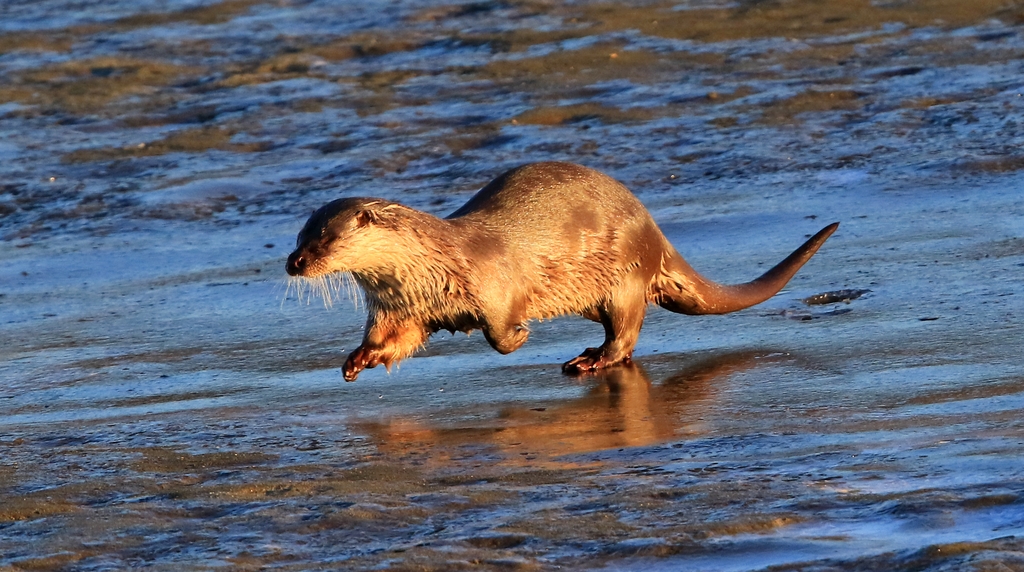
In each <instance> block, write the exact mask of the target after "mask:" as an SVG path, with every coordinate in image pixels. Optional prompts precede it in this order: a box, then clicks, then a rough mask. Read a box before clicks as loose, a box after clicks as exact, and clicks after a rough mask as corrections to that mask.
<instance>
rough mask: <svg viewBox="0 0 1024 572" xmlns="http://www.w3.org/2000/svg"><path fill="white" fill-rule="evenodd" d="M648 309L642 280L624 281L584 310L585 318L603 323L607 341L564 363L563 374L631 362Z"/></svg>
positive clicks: (595, 369) (579, 372) (590, 370)
mask: <svg viewBox="0 0 1024 572" xmlns="http://www.w3.org/2000/svg"><path fill="white" fill-rule="evenodd" d="M646 311H647V300H646V297H645V292H644V288H643V286H642V284H641V283H640V281H639V280H626V281H624V283H623V284H622V285H620V286H619V288H617V289H616V291H614V292H613V293H612V295H611V296H609V298H608V300H607V301H605V302H604V303H603V304H600V305H598V306H596V307H595V308H591V309H588V310H587V311H585V312H583V317H585V318H589V319H591V320H594V321H596V322H601V325H603V326H604V343H603V344H601V346H600V347H597V348H587V349H586V350H584V351H583V353H581V354H580V355H579V357H577V358H574V359H571V360H569V361H567V362H565V363H564V364H563V365H562V373H565V374H568V375H579V374H582V373H587V372H592V371H597V370H599V369H601V368H605V367H608V366H610V365H615V364H618V363H629V362H630V361H631V360H632V357H633V348H634V347H635V346H636V340H637V338H638V337H640V328H641V327H642V326H643V323H644V313H645V312H646Z"/></svg>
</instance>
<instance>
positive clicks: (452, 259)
mask: <svg viewBox="0 0 1024 572" xmlns="http://www.w3.org/2000/svg"><path fill="white" fill-rule="evenodd" d="M837 226H838V223H835V224H832V225H829V226H828V227H826V228H825V229H823V230H822V231H820V232H819V233H818V234H817V235H815V236H814V237H812V238H811V239H810V240H808V241H807V242H806V243H804V245H803V246H801V247H800V248H799V249H797V250H796V251H795V252H794V253H793V254H791V255H790V256H789V257H788V258H786V260H784V261H783V262H781V263H780V264H779V265H777V266H776V267H775V268H773V269H771V270H769V271H768V272H766V273H765V274H764V275H763V276H761V277H760V278H758V279H757V280H754V281H753V282H748V283H746V284H741V285H736V286H726V285H720V284H717V283H715V282H713V281H711V280H708V279H706V278H704V277H703V276H701V275H700V274H698V273H697V272H696V271H695V270H693V268H691V267H690V266H689V265H688V264H687V263H686V261H685V260H683V258H682V256H680V255H679V253H678V252H676V250H675V248H673V247H672V245H671V244H670V243H669V242H668V240H667V239H666V238H665V236H664V235H663V234H662V233H661V230H659V229H658V226H657V225H656V224H655V223H654V220H653V219H652V218H651V216H650V214H649V213H648V212H647V209H646V208H645V207H644V206H643V204H641V203H640V201H639V200H638V199H637V198H636V197H635V196H634V195H633V193H631V192H630V191H629V190H628V189H627V188H626V187H624V186H623V185H622V184H620V183H619V182H617V181H615V180H614V179H612V178H610V177H608V176H606V175H604V174H602V173H599V172H597V171H594V170H593V169H588V168H586V167H582V166H580V165H574V164H571V163H534V164H530V165H525V166H523V167H519V168H517V169H513V170H511V171H509V172H507V173H505V174H503V175H501V176H500V177H498V178H497V179H495V180H494V181H492V182H491V183H490V184H488V185H487V186H486V187H484V188H483V189H482V190H481V191H480V192H478V193H477V194H476V195H474V196H473V197H472V198H471V199H470V200H469V201H468V202H467V203H466V204H465V205H463V206H462V208H460V209H458V210H457V211H455V212H453V213H452V214H451V215H449V216H448V217H447V218H445V219H439V218H437V217H435V216H433V215H429V214H427V213H424V212H421V211H418V210H415V209H412V208H409V207H406V206H403V205H400V204H398V203H394V202H390V201H386V200H383V199H367V198H348V199H339V200H337V201H333V202H331V203H328V204H327V205H325V206H324V207H322V208H321V209H319V210H318V211H316V212H315V213H313V215H312V216H311V217H310V219H309V221H307V223H306V225H305V227H304V228H303V229H302V231H301V232H300V233H299V236H298V241H297V243H298V244H297V248H296V250H295V252H293V253H292V254H291V256H289V258H288V266H287V270H288V273H289V274H291V275H293V276H307V277H316V276H321V275H324V274H328V273H331V272H348V273H350V274H351V275H352V276H353V277H354V278H355V280H356V282H357V283H358V284H359V286H360V287H361V288H362V289H363V290H364V291H365V293H366V301H367V307H368V310H369V316H368V318H367V323H366V333H365V336H364V338H363V343H362V344H361V345H360V346H359V348H357V349H356V350H355V351H354V352H352V354H351V355H349V357H348V360H347V361H346V363H345V367H344V375H345V379H346V380H349V381H353V380H355V379H356V376H358V375H359V372H360V371H362V370H363V369H365V368H367V367H375V366H377V365H380V364H384V365H385V366H387V367H390V366H391V364H393V363H395V362H397V361H399V360H401V359H403V358H405V357H408V356H409V355H411V354H412V353H413V352H415V351H416V350H417V349H418V348H419V347H421V346H422V345H423V344H424V343H425V342H426V341H427V338H428V337H429V336H430V334H432V333H434V332H437V331H439V330H442V329H444V330H450V331H463V332H469V331H472V330H476V329H479V330H483V333H484V336H485V337H486V338H487V341H488V342H489V343H490V344H491V346H492V347H493V348H494V349H495V350H497V351H499V352H501V353H503V354H507V353H509V352H512V351H515V350H516V349H518V348H519V347H520V346H521V345H522V344H523V343H524V342H525V341H526V338H527V336H528V331H527V324H528V322H529V321H530V320H535V319H548V318H554V317H556V316H561V315H565V314H579V315H582V316H584V317H586V318H589V319H591V320H593V321H595V322H600V323H601V324H602V325H604V328H605V341H604V344H602V345H601V346H600V347H598V348H588V349H587V350H586V351H584V352H583V354H582V355H580V356H579V357H577V358H575V359H573V360H571V361H569V362H567V363H566V364H565V365H564V366H563V370H564V371H566V372H567V373H579V372H584V371H593V370H596V369H599V368H602V367H606V366H608V365H612V364H615V363H620V362H628V361H629V360H630V358H631V355H632V352H633V347H634V346H635V345H636V341H637V337H638V335H639V333H640V328H641V326H642V325H643V319H644V314H645V312H646V308H647V304H648V303H655V304H659V305H661V306H662V307H664V308H667V309H669V310H672V311H673V312H679V313H684V314H722V313H726V312H732V311H735V310H739V309H741V308H746V307H748V306H752V305H753V304H757V303H759V302H762V301H764V300H766V299H768V298H769V297H771V296H772V295H774V294H775V293H776V292H778V291H779V290H780V289H781V288H782V287H783V286H784V285H785V284H786V282H788V281H789V279H790V278H791V277H792V276H793V274H795V273H796V271H797V270H798V269H799V268H800V267H801V266H802V265H803V264H804V263H805V262H806V261H807V260H808V259H809V258H810V257H811V256H812V255H813V254H814V253H815V252H816V251H817V250H818V248H819V247H820V246H821V245H822V244H823V243H824V242H825V240H826V239H827V238H828V237H829V236H830V235H831V234H832V232H834V231H835V229H836V227H837Z"/></svg>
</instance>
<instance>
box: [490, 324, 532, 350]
mask: <svg viewBox="0 0 1024 572" xmlns="http://www.w3.org/2000/svg"><path fill="white" fill-rule="evenodd" d="M483 330H484V338H485V339H486V340H487V343H489V344H491V347H492V348H494V349H495V350H497V351H498V353H500V354H510V353H512V352H514V351H516V350H518V349H519V347H520V346H522V345H523V344H524V343H526V338H528V337H530V331H529V330H527V329H526V327H524V326H523V325H522V324H509V325H506V324H500V325H497V324H494V323H493V322H490V321H489V322H487V323H485V324H484V327H483Z"/></svg>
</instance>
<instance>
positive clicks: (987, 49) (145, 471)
mask: <svg viewBox="0 0 1024 572" xmlns="http://www.w3.org/2000/svg"><path fill="white" fill-rule="evenodd" d="M830 4H833V3H817V2H809V1H807V2H803V1H795V2H786V1H783V2H778V3H762V2H751V3H738V4H724V3H716V2H695V3H692V4H685V3H684V4H645V5H642V6H641V5H637V6H631V7H621V6H612V5H603V4H592V3H582V4H574V5H572V6H551V5H547V4H541V3H500V2H495V3H490V2H483V3H474V4H460V5H449V4H443V3H437V2H402V3H390V4H388V5H387V6H386V8H378V7H373V6H370V5H369V4H367V5H366V6H346V7H337V6H334V5H333V4H332V3H327V2H322V3H321V2H308V3H306V2H301V3H268V4H263V3H259V2H248V1H241V0H240V1H234V0H230V1H228V2H225V3H222V4H213V5H204V6H202V7H196V5H193V4H189V3H185V2H180V3H178V2H171V3H153V4H152V5H150V4H148V3H135V2H132V3H129V2H120V3H119V2H112V3H111V2H108V3H104V4H103V7H102V9H101V8H99V7H96V8H95V9H88V10H79V11H74V10H69V9H68V7H67V6H66V5H65V4H64V3H61V2H48V1H43V2H24V3H12V4H10V7H9V8H6V7H5V9H6V10H8V12H9V13H8V14H7V15H6V16H5V17H4V18H0V238H2V241H0V363H2V364H3V369H2V373H0V569H11V570H29V569H31V570H65V569H68V570H100V569H102V570H108V569H126V568H134V567H143V566H145V567H150V568H153V569H166V570H180V569H209V568H223V567H230V568H232V569H236V568H237V569H256V568H263V567H276V568H280V569H295V570H300V569H312V568H316V569H321V568H323V569H344V570H349V569H394V570H459V569H484V570H488V569H494V570H498V569H524V570H548V569H556V568H558V569H615V570H677V569H686V570H763V569H771V570H807V571H811V570H813V571H825V570H878V569H885V570H936V571H937V570H951V569H955V570H996V569H1018V568H1021V567H1024V557H1022V556H1021V553H1022V550H1024V540H1022V539H1024V536H1022V535H1024V505H1022V500H1021V499H1022V498H1024V497H1022V496H1021V495H1022V494H1024V464H1022V463H1021V461H1020V459H1021V457H1022V454H1024V422H1022V421H1021V416H1020V411H1021V407H1022V405H1024V403H1022V399H1024V368H1022V366H1021V363H1020V356H1021V355H1024V331H1022V330H1024V328H1022V326H1021V316H1022V315H1024V307H1022V303H1024V302H1022V301H1021V297H1022V296H1024V293H1022V292H1021V284H1022V280H1021V278H1022V276H1024V216H1022V215H1024V195H1022V193H1021V190H1020V189H1021V188H1022V187H1024V175H1022V172H1021V168H1022V167H1024V153H1022V152H1021V151H1020V149H1021V143H1022V140H1024V137H1022V131H1021V127H1020V126H1021V124H1022V119H1024V117H1022V112H1024V97H1022V96H1021V91H1020V90H1021V82H1020V78H1021V77H1024V76H1022V73H1021V72H1022V71H1024V65H1022V62H1024V35H1022V30H1021V28H1020V25H1021V23H1022V22H1024V11H1022V10H1021V9H1020V8H1017V7H1014V6H1012V5H1005V4H1003V3H999V2H973V3H970V5H969V6H968V5H966V4H964V3H961V2H940V1H934V2H908V3H902V2H900V3H873V4H869V3H867V2H863V3H859V2H858V3H847V4H843V5H842V6H830ZM1008 6H1009V7H1008ZM162 11H163V12H162ZM534 160H570V161H576V162H580V163H584V164H586V165H588V166H591V167H595V168H598V169H601V170H603V171H605V172H608V173H609V174H611V175H613V176H615V177H616V178H618V179H620V180H622V181H623V182H624V183H626V184H627V185H628V186H629V187H630V188H631V189H633V190H634V191H635V192H636V193H637V195H638V196H639V197H640V198H641V200H643V201H644V203H645V204H646V205H647V206H648V207H649V209H650V210H651V212H652V214H653V215H654V217H655V219H656V220H657V221H658V223H659V225H661V227H662V229H663V230H664V232H665V233H666V235H667V236H668V237H669V238H670V239H671V240H672V242H673V243H674V244H675V245H676V247H677V249H678V250H679V251H680V252H681V253H682V254H683V255H684V256H685V257H686V258H687V259H688V261H689V262H690V263H691V264H692V265H693V266H694V267H695V268H697V269H698V270H700V271H701V272H703V273H705V274H706V275H708V276H709V277H712V278H714V279H717V280H720V281H726V282H730V281H731V282H736V281H743V280H747V279H750V278H753V277H754V276H756V275H757V274H759V273H760V272H761V271H763V270H764V269H765V268H768V267H770V266H771V265H772V264H774V263H775V262H777V261H779V260H781V259H782V258H783V257H784V256H785V255H786V254H788V253H789V252H790V251H791V250H792V249H793V248H795V247H796V246H797V245H799V244H800V242H802V240H803V239H804V237H805V235H810V234H812V233H813V232H815V231H817V230H818V229H819V228H821V227H822V226H824V225H825V224H827V223H828V222H831V221H833V220H838V221H841V222H842V226H841V228H840V230H839V231H838V232H837V233H836V235H835V236H834V237H833V238H832V239H830V240H829V242H828V243H827V244H826V245H825V247H824V248H823V249H822V250H821V252H819V253H818V254H817V255H816V256H815V258H813V259H812V260H811V262H810V263H808V265H807V266H806V267H805V268H804V269H803V270H802V271H801V272H800V274H799V275H798V276H797V277H796V278H795V279H794V281H793V282H792V283H791V284H790V285H789V286H788V287H787V288H786V289H785V290H784V291H783V292H782V293H780V294H779V295H778V296H776V297H775V298H773V299H771V300H769V301H768V302H766V303H764V304H761V305H759V306H756V307H754V308H751V309H748V310H744V311H741V312H737V313H734V314H730V315H725V316H701V317H692V316H680V315H675V314H671V313H668V312H665V311H662V310H660V309H655V308H652V309H651V310H650V311H649V312H648V318H647V322H646V324H645V326H644V330H643V332H642V334H641V338H640V342H639V344H638V346H637V353H636V356H635V358H636V360H635V361H636V365H635V366H634V367H628V368H617V369H614V370H610V371H608V372H607V373H604V374H601V375H598V376H594V377H589V378H582V379H574V378H568V377H564V376H562V375H561V374H560V373H559V364H560V363H561V362H562V361H564V360H566V359H569V358H571V357H573V356H575V355H577V354H578V353H579V351H580V350H582V349H583V348H584V347H587V346H592V345H595V344H596V343H597V342H599V341H600V337H601V334H602V332H601V329H600V327H599V326H597V325H595V324H592V323H590V322H587V321H585V320H583V319H580V318H563V319H559V320H555V321H551V322H544V323H540V324H535V325H534V326H533V328H532V333H531V338H530V341H529V342H528V343H527V344H526V345H525V346H524V347H523V348H522V349H520V350H519V351H517V352H515V353H513V354H510V355H508V356H501V355H499V354H497V353H495V352H493V351H492V350H490V348H489V347H488V346H487V344H486V342H485V341H484V340H483V337H482V336H480V335H479V334H477V335H473V336H470V337H469V338H468V339H467V338H466V337H465V336H463V335H457V336H449V335H446V334H445V335H439V336H434V338H433V339H432V340H431V342H430V344H429V345H428V347H427V348H426V349H425V350H424V351H423V352H422V353H421V354H419V355H418V356H417V357H414V358H412V359H410V360H407V361H405V362H403V363H402V364H401V367H400V368H398V369H396V370H394V371H392V372H391V373H390V374H388V373H387V372H385V371H384V370H383V369H380V368H378V369H374V370H369V371H367V372H364V373H363V374H362V375H361V376H360V378H359V380H358V381H357V382H355V383H351V384H348V383H344V382H343V380H342V378H341V373H340V367H341V364H342V363H343V361H344V357H345V355H346V354H347V352H348V351H351V350H352V349H353V348H354V347H355V346H356V345H358V343H359V340H360V337H361V329H362V323H363V320H364V314H363V310H362V308H361V307H358V306H356V305H354V304H353V303H352V301H351V300H349V299H348V296H347V294H346V293H345V292H340V293H339V294H338V296H337V299H335V300H334V303H333V305H332V306H331V307H330V308H326V307H325V305H324V304H323V303H322V300H320V299H319V298H317V297H316V296H311V295H310V291H309V289H308V288H307V289H305V290H300V289H298V285H297V284H295V283H289V282H288V280H287V279H286V277H285V275H284V259H285V256H286V255H287V253H288V251H289V250H290V247H291V245H292V244H293V243H294V236H295V233H296V232H297V230H298V229H299V227H300V226H301V224H302V222H303V221H304V220H305V218H306V216H307V215H308V214H309V212H311V211H312V209H314V208H316V207H317V206H319V205H321V204H323V203H324V202H326V201H327V200H330V199H333V198H337V197H340V196H355V195H376V196H382V197H385V198H388V199H392V200H399V201H402V202H404V203H407V204H410V205H412V206H416V207H418V208H421V209H424V210H427V211H429V212H433V213H436V214H438V215H444V214H447V213H449V212H451V211H452V210H454V209H455V208H457V207H458V206H459V205H461V204H462V202H464V201H465V200H466V199H467V198H468V197H469V196H471V195H472V193H473V192H475V191H476V190H477V189H479V188H480V187H481V186H482V185H483V184H485V183H486V182H487V181H488V180H489V179H490V178H492V177H494V176H496V175H498V174H499V173H500V172H502V171H503V170H504V169H506V168H508V167H511V166H514V165H517V164H521V163H524V162H528V161H534ZM843 290H851V291H859V293H860V295H859V296H857V297H855V298H853V299H849V300H844V299H843V298H844V296H838V297H836V298H837V299H834V300H833V301H831V302H829V303H824V304H807V303H805V302H804V301H803V300H805V299H808V298H810V297H812V296H815V295H818V294H822V293H828V292H837V291H843ZM825 300H826V301H828V299H827V297H826V299H825ZM819 301H820V300H819Z"/></svg>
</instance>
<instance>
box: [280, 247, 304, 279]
mask: <svg viewBox="0 0 1024 572" xmlns="http://www.w3.org/2000/svg"><path fill="white" fill-rule="evenodd" d="M307 262H308V261H307V260H306V257H305V256H303V255H302V254H301V253H299V251H295V252H293V253H291V254H290V255H289V256H288V264H287V265H286V266H285V270H287V271H288V275H289V276H298V275H300V274H302V271H303V270H305V269H306V264H307Z"/></svg>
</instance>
